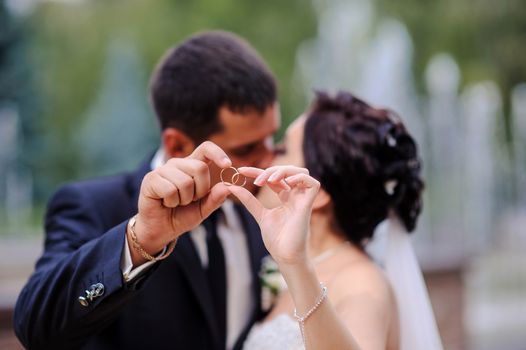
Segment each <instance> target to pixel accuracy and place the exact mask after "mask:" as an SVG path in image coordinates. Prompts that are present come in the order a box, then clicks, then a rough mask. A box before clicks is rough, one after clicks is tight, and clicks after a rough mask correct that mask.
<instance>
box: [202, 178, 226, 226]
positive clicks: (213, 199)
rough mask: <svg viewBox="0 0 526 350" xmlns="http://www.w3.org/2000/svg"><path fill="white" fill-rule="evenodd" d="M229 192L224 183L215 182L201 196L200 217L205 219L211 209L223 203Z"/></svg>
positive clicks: (213, 209)
mask: <svg viewBox="0 0 526 350" xmlns="http://www.w3.org/2000/svg"><path fill="white" fill-rule="evenodd" d="M229 194H230V192H229V191H228V188H227V186H226V185H224V184H222V183H218V184H216V185H215V186H214V187H212V189H211V190H210V192H209V193H208V194H207V195H206V196H205V197H203V198H201V217H202V218H203V220H204V219H206V218H207V217H208V215H210V214H211V213H212V212H213V211H215V210H216V209H217V208H219V207H220V206H221V204H223V202H224V201H225V199H226V198H227V197H228V195H229Z"/></svg>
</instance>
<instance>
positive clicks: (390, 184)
mask: <svg viewBox="0 0 526 350" xmlns="http://www.w3.org/2000/svg"><path fill="white" fill-rule="evenodd" d="M397 185H398V181H397V180H394V179H391V180H387V181H386V182H384V189H385V192H386V193H387V194H388V195H390V196H392V195H393V194H394V191H395V188H396V186H397Z"/></svg>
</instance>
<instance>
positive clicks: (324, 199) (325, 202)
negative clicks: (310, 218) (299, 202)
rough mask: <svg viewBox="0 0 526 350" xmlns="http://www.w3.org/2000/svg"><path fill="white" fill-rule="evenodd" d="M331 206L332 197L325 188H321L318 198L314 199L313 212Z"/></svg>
mask: <svg viewBox="0 0 526 350" xmlns="http://www.w3.org/2000/svg"><path fill="white" fill-rule="evenodd" d="M330 204H331V196H330V195H329V194H328V193H327V192H325V190H324V189H323V188H320V190H319V191H318V194H317V195H316V198H314V203H313V204H312V209H313V210H319V209H325V208H327V207H328V206H329V205H330Z"/></svg>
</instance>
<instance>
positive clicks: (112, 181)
mask: <svg viewBox="0 0 526 350" xmlns="http://www.w3.org/2000/svg"><path fill="white" fill-rule="evenodd" d="M129 179H130V174H129V173H120V174H116V175H112V176H104V177H96V178H91V179H85V180H80V181H71V182H67V183H65V184H63V185H61V186H60V187H59V189H58V190H57V193H61V192H79V193H86V194H96V193H99V192H104V193H106V192H118V191H122V190H124V189H125V188H126V187H127V185H128V183H129Z"/></svg>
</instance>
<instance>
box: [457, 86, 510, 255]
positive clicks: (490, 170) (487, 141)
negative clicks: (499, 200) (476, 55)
mask: <svg viewBox="0 0 526 350" xmlns="http://www.w3.org/2000/svg"><path fill="white" fill-rule="evenodd" d="M461 98H462V106H463V115H464V119H465V134H464V141H465V142H464V148H465V167H464V189H463V191H462V192H463V196H464V201H463V205H464V208H465V209H464V220H465V225H464V227H466V230H467V231H466V232H468V233H469V234H470V237H469V244H470V246H471V248H472V249H474V250H475V251H481V250H482V249H483V248H484V246H485V245H486V244H487V243H489V242H490V238H491V237H490V234H491V233H492V231H493V228H494V227H495V222H494V219H495V218H494V200H493V199H494V195H495V188H494V175H495V174H494V169H495V163H494V159H495V150H496V147H495V139H496V135H495V134H496V130H497V128H496V126H497V123H498V121H499V120H503V118H502V102H501V97H500V93H499V90H498V87H497V85H496V84H495V83H494V82H482V83H477V84H474V85H471V86H468V87H467V88H466V89H465V90H464V92H463V93H462V97H461Z"/></svg>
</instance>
